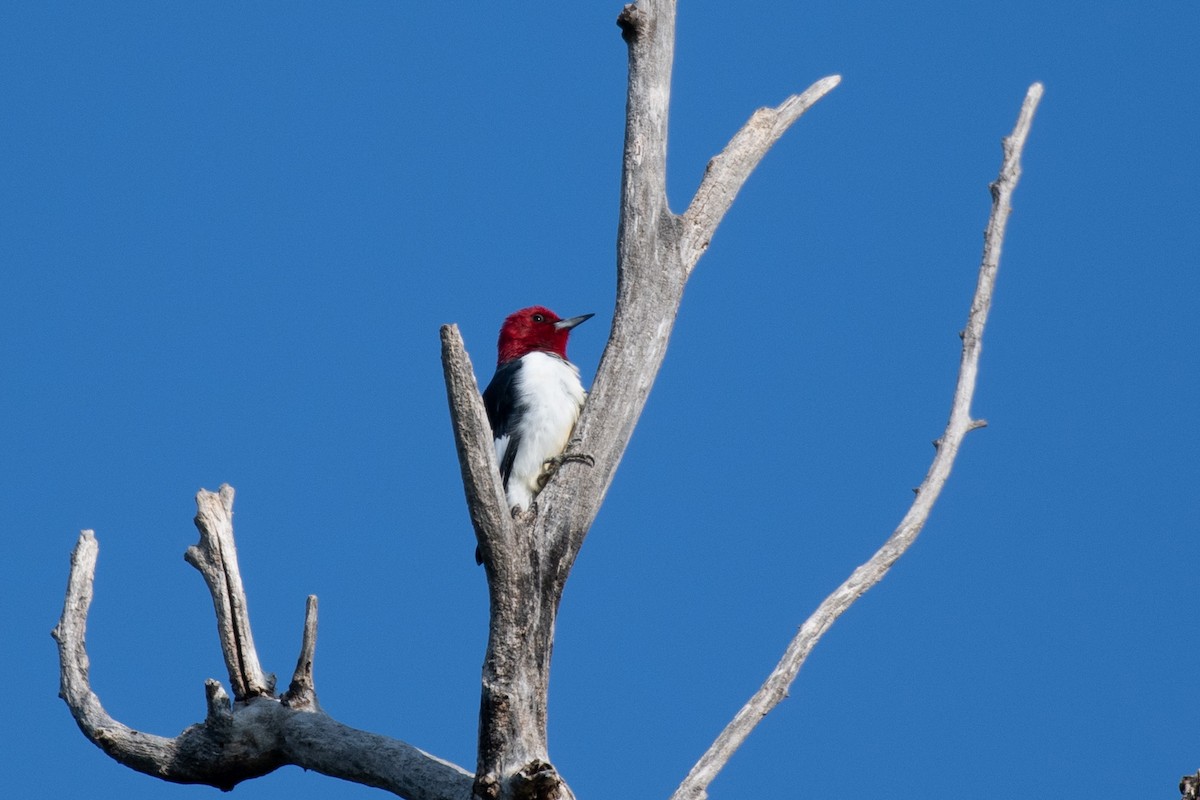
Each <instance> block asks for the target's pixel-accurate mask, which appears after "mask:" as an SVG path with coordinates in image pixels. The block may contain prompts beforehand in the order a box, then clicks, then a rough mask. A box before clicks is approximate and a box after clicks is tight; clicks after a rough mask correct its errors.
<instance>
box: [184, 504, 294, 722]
mask: <svg viewBox="0 0 1200 800" xmlns="http://www.w3.org/2000/svg"><path fill="white" fill-rule="evenodd" d="M196 527H197V528H198V529H199V530H200V543H199V544H194V545H192V546H191V547H189V548H188V549H187V552H186V553H184V556H183V557H184V559H186V560H187V562H188V563H189V564H191V565H192V566H193V567H195V568H196V569H198V570H200V574H201V575H203V576H204V582H205V583H207V584H208V591H209V593H210V594H212V600H213V608H214V609H215V610H216V612H217V635H218V637H219V638H220V640H221V652H222V653H224V655H225V667H226V668H227V669H228V671H229V685H230V686H231V687H232V688H233V696H234V699H236V700H246V699H248V698H250V697H255V696H257V695H269V694H271V692H272V691H274V689H275V678H274V676H268V675H266V674H265V673H264V672H263V670H262V667H261V666H260V665H259V663H258V652H257V651H256V650H255V649H254V637H253V636H252V635H251V633H250V612H249V609H248V608H247V606H246V590H245V589H244V588H242V574H241V571H240V570H239V568H238V561H237V547H236V545H235V544H234V541H233V487H232V486H229V485H228V484H225V485H224V486H222V487H221V488H220V490H219V492H218V493H216V494H213V493H212V492H200V493H199V494H197V495H196Z"/></svg>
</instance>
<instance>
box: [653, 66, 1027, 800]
mask: <svg viewBox="0 0 1200 800" xmlns="http://www.w3.org/2000/svg"><path fill="white" fill-rule="evenodd" d="M1041 97H1042V85H1041V84H1040V83H1035V84H1033V86H1031V87H1030V88H1029V92H1028V93H1027V94H1026V96H1025V102H1024V104H1023V105H1022V106H1021V113H1020V116H1019V117H1018V119H1017V124H1016V127H1015V128H1014V129H1013V132H1012V134H1011V135H1010V136H1008V137H1007V138H1006V139H1005V140H1004V163H1003V165H1002V166H1001V168H1000V176H999V177H998V178H997V179H996V182H995V183H993V184H992V197H993V203H992V214H991V218H990V220H989V221H988V227H987V233H986V235H985V240H984V248H983V260H982V263H981V266H980V269H979V281H978V284H977V285H976V289H975V295H974V298H973V299H972V301H971V311H970V314H969V315H968V319H967V327H966V329H965V330H964V331H963V345H962V359H961V362H960V365H959V371H958V383H957V385H956V386H955V389H954V400H953V403H952V405H951V409H950V420H949V422H948V423H947V424H946V430H945V432H944V433H943V434H942V437H941V438H940V439H939V440H937V442H935V444H936V445H937V454H936V455H935V456H934V459H933V463H932V465H931V466H930V468H929V472H928V473H926V475H925V479H924V480H923V481H922V482H921V485H920V487H919V488H918V489H917V496H916V499H915V500H914V501H913V504H912V506H911V507H910V508H909V510H908V513H907V514H905V515H904V519H903V520H901V522H900V525H899V526H898V527H897V528H896V530H895V531H894V532H893V533H892V535H891V536H890V537H889V538H888V540H887V541H886V542H885V543H884V544H883V547H881V548H880V549H879V551H878V552H876V553H875V555H874V556H872V557H871V559H870V560H869V561H868V562H867V563H865V564H863V565H862V566H860V567H859V568H858V569H856V570H854V572H853V573H852V574H851V575H850V577H849V578H848V579H847V580H846V582H845V583H843V584H842V585H841V586H839V587H838V588H837V589H836V590H834V592H833V594H831V595H829V597H827V598H825V600H824V602H822V603H821V605H820V606H819V607H818V608H817V610H816V611H815V612H814V613H813V615H812V616H811V617H809V618H808V620H807V621H805V623H804V624H803V625H802V626H800V631H799V632H798V633H797V634H796V637H795V638H794V639H792V642H791V644H789V645H788V648H787V650H786V652H785V653H784V655H783V658H782V659H781V660H780V662H779V664H778V665H777V666H776V667H775V669H774V670H773V671H772V672H771V674H770V676H769V677H768V678H767V680H766V682H765V683H764V684H763V685H762V687H761V688H760V689H759V690H758V691H757V692H755V694H754V696H753V697H751V698H750V701H749V702H747V703H746V705H745V706H743V707H742V709H741V710H740V711H739V712H738V713H737V715H736V716H735V717H734V718H733V720H732V721H731V722H730V723H729V724H728V725H727V726H726V727H725V730H723V731H722V732H721V735H720V736H718V737H717V740H716V741H715V742H713V744H712V746H711V747H710V748H709V749H708V751H707V752H706V753H705V754H704V755H703V756H702V757H701V758H700V760H699V761H698V762H697V763H696V765H695V766H694V767H693V768H692V770H691V772H689V773H688V775H687V777H686V778H685V779H684V781H683V783H681V784H680V785H679V788H678V789H676V790H675V793H674V794H673V795H672V796H671V800H701V799H702V798H705V797H707V796H708V785H709V784H710V783H711V782H712V780H713V779H714V778H715V777H716V776H717V773H719V772H720V771H721V770H722V769H723V768H724V767H725V764H727V763H728V762H729V759H730V757H731V756H732V755H733V753H734V751H736V750H737V749H738V747H740V746H741V744H742V742H743V741H745V739H746V737H747V736H749V735H750V732H751V731H752V730H754V728H755V727H756V726H757V725H758V723H759V722H760V721H762V719H763V717H765V716H766V715H767V714H768V713H769V712H770V711H771V710H772V709H773V708H775V706H777V705H778V704H779V703H780V702H781V701H782V700H783V699H784V698H785V697H786V696H787V691H788V688H789V687H790V686H791V685H792V681H794V680H795V678H796V675H797V673H799V671H800V667H801V665H803V664H804V661H805V659H806V658H808V654H809V653H810V652H811V651H812V649H813V647H815V646H816V644H817V641H818V640H820V638H821V636H823V635H824V633H825V632H826V631H827V630H829V628H830V627H831V626H832V625H833V623H834V622H835V621H836V620H837V618H838V617H840V616H841V615H842V614H843V613H844V612H845V611H846V609H848V608H849V607H850V606H851V604H853V603H854V601H855V600H857V599H858V598H859V597H861V596H862V595H863V594H865V593H866V591H867V590H868V589H870V588H871V587H872V586H874V585H875V584H876V583H878V582H879V581H880V580H882V579H883V576H884V575H886V574H887V572H888V570H889V569H891V566H892V564H894V563H895V562H896V560H897V559H898V558H900V556H902V555H903V554H904V552H905V551H906V550H907V549H908V548H909V546H910V545H912V543H913V542H914V541H916V538H917V534H919V533H920V532H921V528H922V527H924V525H925V522H926V520H928V519H929V514H930V512H931V511H932V510H933V504H934V502H936V500H937V498H938V495H939V494H940V493H941V491H942V487H943V486H945V484H946V479H947V478H949V477H950V469H951V467H952V466H953V465H954V459H955V457H956V456H957V455H958V449H959V447H960V445H961V444H962V441H963V438H964V437H965V436H966V435H967V434H968V433H969V432H971V431H973V430H975V429H976V428H980V427H983V426H984V425H985V424H986V423H985V422H983V421H982V420H977V419H972V418H971V400H972V398H973V397H974V394H975V382H976V376H977V375H978V372H979V355H980V351H981V349H982V346H983V328H984V325H985V324H986V322H987V315H988V311H989V309H990V308H991V305H992V294H993V292H994V291H995V285H996V272H997V270H998V269H999V266H1000V247H1001V244H1002V242H1003V239H1004V229H1005V224H1006V222H1007V221H1008V216H1009V213H1010V212H1011V210H1012V205H1011V200H1012V193H1013V190H1014V189H1015V188H1016V185H1017V180H1018V178H1019V177H1020V173H1021V165H1020V162H1021V152H1022V149H1023V148H1024V146H1025V140H1026V138H1027V137H1028V135H1029V128H1030V125H1031V124H1032V123H1033V112H1034V110H1035V109H1036V108H1037V104H1038V101H1039V100H1041Z"/></svg>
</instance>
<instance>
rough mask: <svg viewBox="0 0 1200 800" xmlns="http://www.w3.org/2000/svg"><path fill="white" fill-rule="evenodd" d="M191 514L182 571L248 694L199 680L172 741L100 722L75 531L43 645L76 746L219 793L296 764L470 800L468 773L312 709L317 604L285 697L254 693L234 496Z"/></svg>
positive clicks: (84, 575) (427, 796)
mask: <svg viewBox="0 0 1200 800" xmlns="http://www.w3.org/2000/svg"><path fill="white" fill-rule="evenodd" d="M196 504H197V507H198V508H199V510H200V513H199V514H198V515H197V526H198V527H199V528H200V531H201V542H200V544H199V545H197V546H195V547H194V548H191V549H189V551H188V553H189V557H188V560H189V561H190V562H192V563H193V564H196V565H197V566H198V568H200V569H201V572H203V573H204V575H205V580H206V582H207V583H208V585H209V589H210V591H211V592H212V593H213V604H214V606H215V607H216V608H217V615H218V618H219V619H220V620H221V623H220V624H219V625H218V628H219V630H220V632H221V639H222V648H223V649H225V652H226V664H227V666H229V668H230V677H231V682H232V683H233V684H234V685H235V686H236V685H239V681H241V685H242V686H244V687H245V686H249V687H253V686H256V685H257V686H258V689H257V690H248V689H243V690H242V691H244V692H245V694H244V695H243V696H242V697H241V698H240V699H236V700H235V702H232V703H231V702H230V699H229V695H228V694H226V692H225V690H224V688H222V686H221V684H220V683H219V682H218V681H215V680H209V681H206V682H205V705H206V713H205V719H204V721H203V722H201V723H198V724H195V725H192V726H190V727H188V728H187V729H185V730H184V731H183V732H182V733H180V734H179V735H178V736H175V737H165V736H156V735H154V734H149V733H143V732H141V731H137V730H134V729H133V728H131V727H129V726H127V725H124V724H123V723H121V722H118V721H117V720H115V719H114V718H113V717H112V716H110V715H109V714H108V712H107V711H105V710H104V707H103V706H102V705H101V703H100V698H99V697H98V696H97V695H96V693H95V692H93V691H92V687H91V682H90V678H89V675H88V654H87V646H86V643H85V636H86V632H87V618H88V610H89V608H90V607H91V602H92V594H93V585H94V582H95V573H96V558H97V555H98V553H99V546H98V544H97V542H96V537H95V534H93V532H92V531H83V532H82V533H81V534H80V535H79V540H78V542H77V543H76V545H75V550H74V551H73V552H72V554H71V573H70V577H69V578H68V581H67V594H66V600H65V602H64V604H63V613H62V617H61V618H60V620H59V622H58V625H56V626H55V628H54V631H53V635H54V638H55V639H56V640H57V641H58V652H59V675H60V691H59V694H60V695H61V697H62V698H63V700H65V701H66V703H67V706H68V707H69V708H70V710H71V714H72V715H73V716H74V717H75V721H76V723H77V724H78V725H79V729H80V730H81V731H83V734H84V736H86V737H87V738H88V739H89V740H91V741H92V743H94V744H95V745H96V746H98V747H99V748H100V749H102V750H103V751H104V752H105V753H107V754H108V755H109V756H110V757H111V758H113V759H114V760H116V761H118V762H120V763H122V764H124V765H126V766H127V767H130V768H132V769H135V770H137V771H138V772H143V773H145V774H147V775H152V776H154V777H156V778H161V779H163V780H166V781H171V782H174V783H200V784H207V785H209V786H215V787H217V788H220V789H224V790H228V789H232V788H233V787H234V786H236V785H237V784H238V783H241V782H242V781H244V780H248V779H250V778H255V777H258V776H261V775H265V774H267V773H269V772H271V771H273V770H275V769H277V768H279V767H281V766H284V765H285V764H294V765H296V766H299V767H303V768H304V769H309V770H314V771H316V772H321V773H323V774H325V775H330V776H332V777H335V778H342V779H345V780H348V781H352V782H354V783H361V784H364V785H366V786H375V787H378V788H381V789H386V790H387V791H390V792H392V793H393V794H396V795H398V796H400V797H405V798H410V800H463V798H466V797H468V796H469V794H470V791H471V775H470V773H468V772H467V771H465V770H463V769H461V768H459V767H456V766H454V765H453V764H450V763H448V762H446V761H442V760H441V759H438V758H435V757H434V756H431V755H429V754H428V753H425V752H422V751H421V750H418V749H417V748H415V747H413V746H412V745H409V744H406V743H404V742H400V741H397V740H395V739H389V738H387V737H386V736H380V735H378V734H374V733H368V732H366V731H360V730H355V729H354V728H350V727H347V726H345V725H342V724H341V723H340V722H338V721H337V720H335V719H333V718H332V717H330V716H329V715H327V714H325V713H324V712H322V711H321V710H320V705H319V704H318V702H317V697H316V689H315V687H314V685H313V679H312V666H313V656H314V651H315V648H316V624H317V616H316V611H317V606H316V598H315V597H310V598H309V600H308V606H307V613H306V615H305V627H304V636H303V641H302V644H301V648H300V658H299V659H298V663H297V666H296V672H295V675H294V676H293V678H292V687H291V689H290V690H289V691H288V693H287V694H285V695H284V696H283V697H282V698H276V697H274V696H273V695H272V694H271V693H270V690H269V689H266V690H265V691H264V690H263V689H264V688H265V687H268V686H269V684H270V681H268V680H267V679H266V678H265V677H263V676H262V672H261V668H259V667H258V659H257V656H256V655H254V653H253V644H252V643H251V638H250V635H249V634H250V620H249V615H248V614H247V613H246V603H245V599H246V598H245V594H244V592H243V591H242V589H241V575H240V571H239V569H238V564H237V551H236V549H235V547H234V542H233V526H232V513H233V490H232V489H231V488H229V487H228V486H223V487H221V491H220V493H219V494H218V493H213V492H205V491H201V492H200V493H199V494H198V495H197V497H196ZM231 653H232V654H233V655H232V656H231V655H230V654H231ZM255 676H258V677H257V678H256V677H255ZM256 680H258V681H260V682H259V683H257V684H256V683H255V681H256Z"/></svg>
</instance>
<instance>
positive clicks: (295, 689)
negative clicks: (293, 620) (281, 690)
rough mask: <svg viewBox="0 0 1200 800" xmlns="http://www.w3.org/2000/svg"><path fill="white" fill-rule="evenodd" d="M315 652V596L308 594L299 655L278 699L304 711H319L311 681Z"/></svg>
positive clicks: (314, 686) (315, 691)
mask: <svg viewBox="0 0 1200 800" xmlns="http://www.w3.org/2000/svg"><path fill="white" fill-rule="evenodd" d="M316 653H317V596H316V595H315V594H310V595H309V596H308V601H307V602H306V603H305V606H304V637H303V639H302V640H301V642H300V656H299V657H298V658H297V659H296V669H295V671H293V672H292V682H291V684H290V685H289V686H288V690H287V693H286V694H284V696H283V697H281V698H280V700H281V701H282V702H283V704H284V705H286V706H289V707H290V708H296V709H304V710H305V711H320V710H321V706H320V704H319V703H318V702H317V687H316V684H315V683H314V682H313V661H314V660H315V659H316Z"/></svg>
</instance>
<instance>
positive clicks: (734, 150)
mask: <svg viewBox="0 0 1200 800" xmlns="http://www.w3.org/2000/svg"><path fill="white" fill-rule="evenodd" d="M841 82H842V77H841V76H840V75H831V76H829V77H828V78H822V79H821V80H819V81H817V82H816V83H814V84H813V85H812V86H810V87H808V88H807V89H806V90H804V92H802V93H801V94H794V95H792V96H791V97H789V98H788V99H787V100H784V101H783V103H781V104H780V105H779V107H778V108H760V109H759V110H758V111H755V112H754V115H753V116H752V117H750V120H749V121H748V122H747V123H746V124H745V125H743V126H742V129H741V130H740V131H738V132H737V133H736V134H734V136H733V138H732V139H730V140H729V144H727V145H726V146H725V149H724V150H722V151H721V152H720V154H718V155H717V156H715V157H714V158H713V159H712V160H711V161H709V162H708V168H707V169H706V170H705V171H704V179H703V180H701V182H700V188H699V189H697V190H696V196H695V197H693V198H692V204H691V205H690V206H688V210H687V211H685V212H684V213H683V240H682V241H681V242H680V250H681V251H682V257H683V263H684V266H685V267H686V268H687V271H688V273H689V274H690V273H691V271H692V269H693V268H695V266H696V262H697V261H698V260H699V259H700V256H701V255H703V254H704V251H705V250H707V249H708V245H709V242H710V241H711V240H712V235H713V233H714V232H715V231H716V229H717V225H719V224H720V223H721V220H722V219H723V218H724V217H725V212H727V211H728V210H729V207H730V206H731V205H733V200H734V198H735V197H737V193H738V192H739V191H741V188H742V185H743V184H745V182H746V179H747V178H749V177H750V173H751V172H753V171H754V168H755V167H757V166H758V162H760V161H762V158H763V156H765V155H766V154H767V151H768V150H770V149H771V146H772V145H774V144H775V142H777V141H779V137H780V136H783V134H784V133H785V132H786V131H787V129H788V128H790V127H791V126H792V123H793V122H795V121H796V120H798V119H800V115H801V114H803V113H804V112H805V111H807V110H808V109H810V108H811V107H812V106H813V104H814V103H816V102H817V101H818V100H820V99H821V98H822V97H824V96H825V95H827V94H829V93H830V92H831V91H833V90H834V88H835V87H836V86H837V85H838V84H839V83H841Z"/></svg>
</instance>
